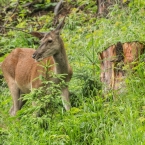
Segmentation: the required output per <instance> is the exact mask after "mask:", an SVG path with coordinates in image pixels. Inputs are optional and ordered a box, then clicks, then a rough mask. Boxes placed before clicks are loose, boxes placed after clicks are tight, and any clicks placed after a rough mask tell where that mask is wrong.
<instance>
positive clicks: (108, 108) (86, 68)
mask: <svg viewBox="0 0 145 145" xmlns="http://www.w3.org/2000/svg"><path fill="white" fill-rule="evenodd" d="M82 3H87V1H85V0H84V1H83V2H82ZM78 4H80V5H81V1H78ZM91 5H92V3H91ZM144 5H145V4H144V1H143V0H142V1H140V3H138V2H137V1H136V0H134V5H133V3H130V5H129V7H128V8H125V9H123V10H122V9H119V8H118V6H117V5H116V6H115V7H113V8H111V10H110V13H109V14H108V18H96V17H94V15H93V14H94V10H95V6H94V7H93V8H92V11H91V12H90V13H85V12H84V11H79V12H78V13H76V9H75V8H74V9H72V11H71V13H70V15H69V17H68V18H67V19H66V25H65V27H64V29H63V30H62V34H61V36H62V38H63V40H64V42H65V47H66V50H67V54H68V58H69V62H70V63H71V66H72V68H73V71H74V74H73V78H72V80H71V82H70V83H69V88H70V91H71V92H72V94H73V95H72V98H71V100H72V104H73V106H72V109H71V110H70V111H69V112H66V111H65V110H64V109H63V108H62V104H59V107H58V108H57V107H56V111H55V113H54V115H53V117H52V118H51V117H50V114H49V115H47V114H45V115H44V116H42V117H38V118H36V117H34V116H33V113H30V112H31V108H32V107H31V104H29V106H28V104H27V105H26V106H25V107H24V108H23V109H22V110H21V111H20V112H19V113H18V115H17V116H16V117H10V116H9V113H8V112H9V109H10V107H11V104H12V99H11V97H10V93H9V91H8V88H7V86H6V84H5V82H4V81H3V80H2V85H1V86H0V144H2V145H20V144H21V145H28V144H32V145H33V144H36V145H47V144H48V145H144V144H145V89H144V86H145V85H144V84H145V79H144V78H145V70H144V68H145V67H144V66H145V63H144V56H142V57H141V59H140V61H139V64H138V65H137V66H136V67H135V68H134V70H135V73H129V74H128V77H127V79H126V80H125V82H126V90H127V91H126V93H124V94H120V95H118V96H117V98H116V100H113V99H112V95H111V93H110V94H109V95H108V96H107V97H106V98H102V97H101V95H100V94H101V90H99V91H98V92H97V93H96V94H95V95H94V96H92V95H87V96H85V95H84V94H83V88H84V86H85V85H86V82H88V80H89V79H91V80H92V79H95V80H96V81H98V80H99V77H100V76H99V75H100V65H99V63H100V62H99V58H98V53H99V52H101V51H103V50H104V49H106V48H107V47H109V46H110V45H113V44H116V43H117V42H118V41H121V42H122V43H123V42H130V41H140V42H143V41H144V36H145V27H144V26H145V17H144V14H145V9H144ZM88 7H89V6H88ZM90 9H91V7H89V10H90ZM50 15H51V14H50ZM44 17H45V16H44ZM46 17H47V16H46ZM40 19H41V20H42V21H41V22H42V23H45V21H47V23H48V20H46V19H42V18H40ZM48 19H49V20H50V21H51V18H50V17H49V16H48ZM23 21H25V22H27V23H23ZM30 22H31V21H30V19H29V18H27V19H25V20H23V19H21V21H20V23H22V24H19V25H18V26H21V25H23V26H24V27H28V25H30V27H29V28H31V27H32V26H33V25H34V23H30ZM31 24H32V26H31ZM45 24H46V23H45ZM36 25H37V23H36ZM35 29H36V30H37V27H36V28H35ZM42 30H48V29H47V27H46V25H45V26H44V27H43V28H42ZM0 40H1V41H0V47H1V52H3V53H5V54H7V53H8V52H10V51H11V50H12V49H14V48H15V47H35V48H36V47H37V46H36V45H34V43H33V42H34V41H37V40H35V39H33V38H31V37H30V36H28V35H26V34H24V33H22V32H16V31H13V30H11V31H9V33H8V35H7V37H2V36H0ZM1 60H3V58H1ZM31 96H32V97H33V94H30V95H29V96H26V97H28V98H29V97H31ZM56 101H59V100H58V99H57V100H56ZM57 103H59V102H57ZM29 111H30V112H29ZM50 113H51V112H50Z"/></svg>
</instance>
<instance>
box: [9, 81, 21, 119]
mask: <svg viewBox="0 0 145 145" xmlns="http://www.w3.org/2000/svg"><path fill="white" fill-rule="evenodd" d="M8 87H9V89H10V92H11V95H12V99H13V106H12V107H11V109H10V111H9V113H10V115H11V116H15V115H16V112H17V111H18V110H19V109H20V101H19V98H20V90H19V88H18V87H17V85H16V84H15V82H9V83H8Z"/></svg>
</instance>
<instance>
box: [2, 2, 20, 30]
mask: <svg viewBox="0 0 145 145" xmlns="http://www.w3.org/2000/svg"><path fill="white" fill-rule="evenodd" d="M18 5H19V0H18V1H17V4H16V7H15V8H14V10H13V11H12V14H11V15H10V17H11V16H12V15H13V14H14V13H15V11H16V9H17V8H18ZM8 21H9V19H7V21H6V22H5V23H4V25H3V26H5V25H6V24H7V23H8ZM4 28H5V27H4ZM3 31H4V30H2V32H3Z"/></svg>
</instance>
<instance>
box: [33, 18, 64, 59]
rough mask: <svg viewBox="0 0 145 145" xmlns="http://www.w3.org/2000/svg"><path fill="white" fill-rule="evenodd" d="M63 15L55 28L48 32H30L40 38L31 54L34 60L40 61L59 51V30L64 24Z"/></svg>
mask: <svg viewBox="0 0 145 145" xmlns="http://www.w3.org/2000/svg"><path fill="white" fill-rule="evenodd" d="M64 21H65V17H64V18H63V20H62V22H61V23H60V24H59V25H58V26H57V28H56V29H55V30H53V31H50V32H48V33H42V32H31V34H32V35H33V36H35V37H37V38H39V39H40V46H39V47H38V49H37V50H36V51H35V53H34V54H33V55H32V58H34V59H35V60H36V61H41V60H42V59H44V58H46V57H49V56H53V55H55V54H57V53H58V52H59V51H60V48H61V44H62V43H61V41H62V40H61V38H60V30H61V29H62V28H63V26H64Z"/></svg>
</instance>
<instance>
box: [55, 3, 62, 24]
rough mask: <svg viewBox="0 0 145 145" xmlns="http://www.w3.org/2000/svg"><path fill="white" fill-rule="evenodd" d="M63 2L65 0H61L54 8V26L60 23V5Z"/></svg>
mask: <svg viewBox="0 0 145 145" xmlns="http://www.w3.org/2000/svg"><path fill="white" fill-rule="evenodd" d="M62 3H63V0H60V1H59V2H58V3H57V5H56V6H55V8H54V19H53V25H54V26H55V25H57V24H58V23H59V20H58V14H59V12H60V7H61V5H62Z"/></svg>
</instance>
